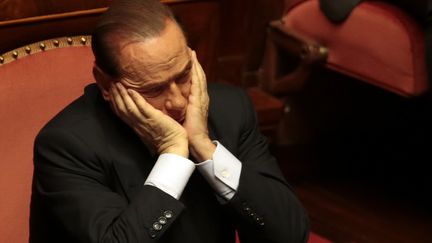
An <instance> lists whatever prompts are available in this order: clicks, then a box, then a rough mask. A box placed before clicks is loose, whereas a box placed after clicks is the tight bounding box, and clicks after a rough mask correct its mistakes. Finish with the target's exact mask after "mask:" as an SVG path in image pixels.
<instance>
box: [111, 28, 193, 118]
mask: <svg viewBox="0 0 432 243" xmlns="http://www.w3.org/2000/svg"><path fill="white" fill-rule="evenodd" d="M119 53H120V56H119V60H120V68H121V70H122V73H123V75H122V76H123V77H122V79H121V80H120V82H121V83H122V84H123V85H124V86H125V87H126V88H128V89H133V90H135V91H137V92H138V93H140V94H141V95H142V96H143V97H144V98H145V99H146V101H147V102H148V103H149V104H151V105H152V106H153V107H154V108H156V109H158V110H160V111H162V112H163V113H164V114H166V115H169V116H170V117H172V118H173V119H174V120H176V121H178V122H180V123H181V122H183V120H184V118H185V114H186V108H187V104H188V97H189V93H190V86H191V73H190V71H191V68H192V62H191V54H192V53H191V51H190V49H189V48H188V47H187V45H186V40H185V38H184V36H183V33H182V31H181V30H180V28H179V27H178V26H177V24H175V23H173V22H171V21H168V22H167V25H166V27H165V29H164V31H163V32H162V33H161V35H160V36H159V37H155V38H152V39H149V40H147V41H145V42H133V43H129V44H127V45H125V46H123V48H122V49H121V50H120V52H119Z"/></svg>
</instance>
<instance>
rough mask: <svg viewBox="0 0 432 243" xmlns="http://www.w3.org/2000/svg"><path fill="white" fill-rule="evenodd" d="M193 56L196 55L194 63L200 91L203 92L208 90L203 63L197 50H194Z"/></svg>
mask: <svg viewBox="0 0 432 243" xmlns="http://www.w3.org/2000/svg"><path fill="white" fill-rule="evenodd" d="M193 56H194V64H195V73H196V76H197V79H198V82H199V87H200V91H201V92H203V91H206V90H207V81H206V76H205V73H204V70H203V69H202V66H201V64H200V63H199V61H198V57H197V55H196V52H195V51H194V52H193Z"/></svg>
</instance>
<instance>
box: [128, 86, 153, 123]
mask: <svg viewBox="0 0 432 243" xmlns="http://www.w3.org/2000/svg"><path fill="white" fill-rule="evenodd" d="M128 94H129V95H130V97H131V98H132V100H133V102H135V104H136V106H137V108H138V110H139V111H140V113H141V114H143V115H144V116H145V117H147V118H148V117H153V116H155V113H157V110H156V109H155V108H154V107H153V106H152V105H150V104H149V103H148V102H147V101H146V100H145V99H144V98H143V97H142V96H141V95H140V94H139V93H138V92H136V91H135V90H132V89H128Z"/></svg>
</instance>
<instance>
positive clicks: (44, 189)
mask: <svg viewBox="0 0 432 243" xmlns="http://www.w3.org/2000/svg"><path fill="white" fill-rule="evenodd" d="M34 162H35V171H34V181H33V194H34V198H38V199H39V200H41V202H42V203H43V204H44V205H45V206H46V207H45V208H47V209H48V210H49V213H50V214H52V215H54V217H55V218H56V219H57V220H58V221H59V223H60V224H62V228H65V230H66V231H67V233H68V235H69V236H70V237H72V238H73V239H74V241H75V242H110V243H111V242H112V243H114V242H122V243H125V242H140V243H146V242H156V240H157V239H158V238H160V236H162V235H163V234H164V232H165V231H166V230H167V229H168V228H169V226H170V225H171V224H172V223H173V222H174V221H175V220H176V219H177V217H178V216H179V214H180V213H181V212H182V210H183V208H184V206H183V204H182V203H181V202H179V201H177V200H176V199H174V198H173V197H171V196H170V195H168V194H166V193H164V192H162V191H161V190H160V189H158V188H156V187H153V186H143V187H142V188H140V189H139V192H138V193H137V195H136V196H135V197H134V198H133V200H132V201H128V200H127V199H126V198H125V197H124V196H122V195H120V194H118V193H116V192H114V190H113V189H112V188H111V187H112V186H113V185H112V182H111V181H112V177H115V176H116V175H115V174H114V173H115V172H114V170H112V169H110V168H107V167H109V165H107V163H105V162H104V163H102V162H101V158H100V157H99V156H98V155H97V154H96V153H95V152H94V150H92V149H91V148H90V147H89V146H87V144H86V143H85V141H83V139H82V138H80V137H79V136H76V135H75V134H73V133H72V132H69V131H64V130H58V129H57V130H54V129H48V131H45V132H41V134H39V135H38V137H37V138H36V141H35V150H34ZM109 178H110V179H109ZM110 180H111V181H110ZM69 236H68V237H69Z"/></svg>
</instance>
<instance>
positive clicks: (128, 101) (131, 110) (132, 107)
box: [117, 83, 141, 119]
mask: <svg viewBox="0 0 432 243" xmlns="http://www.w3.org/2000/svg"><path fill="white" fill-rule="evenodd" d="M117 90H118V91H119V93H120V96H121V98H122V100H123V103H124V106H125V108H124V109H125V112H126V113H127V115H129V116H131V117H132V118H135V119H140V118H141V114H140V112H139V109H138V107H137V106H136V104H135V102H134V101H133V100H132V98H131V97H130V95H129V94H128V92H127V90H126V88H125V87H124V86H123V85H122V84H121V83H117Z"/></svg>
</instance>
